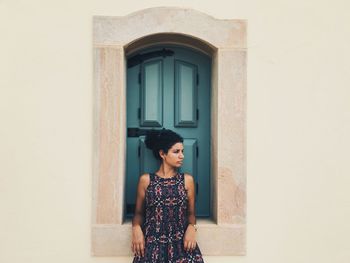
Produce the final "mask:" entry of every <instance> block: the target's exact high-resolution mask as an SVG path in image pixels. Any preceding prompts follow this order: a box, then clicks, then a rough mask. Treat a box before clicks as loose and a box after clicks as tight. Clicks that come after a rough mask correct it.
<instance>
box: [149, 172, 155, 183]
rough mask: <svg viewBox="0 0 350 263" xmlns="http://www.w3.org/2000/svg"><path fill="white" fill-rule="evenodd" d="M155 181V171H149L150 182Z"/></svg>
mask: <svg viewBox="0 0 350 263" xmlns="http://www.w3.org/2000/svg"><path fill="white" fill-rule="evenodd" d="M153 181H154V173H149V182H150V183H152V182H153Z"/></svg>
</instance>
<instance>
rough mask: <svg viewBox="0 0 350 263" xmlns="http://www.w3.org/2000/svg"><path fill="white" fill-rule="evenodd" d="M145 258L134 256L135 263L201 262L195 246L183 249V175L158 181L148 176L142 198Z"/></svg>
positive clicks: (157, 178) (184, 202)
mask: <svg viewBox="0 0 350 263" xmlns="http://www.w3.org/2000/svg"><path fill="white" fill-rule="evenodd" d="M145 214H146V216H145V220H144V223H143V225H142V231H143V233H144V236H145V255H144V257H142V256H135V257H134V260H133V263H136V262H138V263H139V262H147V263H151V262H152V263H153V262H159V263H164V262H166V263H169V262H174V263H180V262H181V263H190V262H204V261H203V258H202V254H201V251H200V249H199V247H198V244H196V248H195V249H194V250H192V252H187V251H185V249H184V243H183V238H184V234H185V231H186V229H187V226H188V219H187V192H186V189H185V176H184V174H183V173H177V174H176V175H175V176H173V177H170V178H162V177H159V176H158V175H156V174H155V173H150V184H149V186H148V187H147V190H146V196H145Z"/></svg>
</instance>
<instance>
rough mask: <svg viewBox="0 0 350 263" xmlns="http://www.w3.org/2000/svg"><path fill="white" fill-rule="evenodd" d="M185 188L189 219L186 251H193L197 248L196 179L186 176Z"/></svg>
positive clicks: (185, 243)
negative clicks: (195, 226)
mask: <svg viewBox="0 0 350 263" xmlns="http://www.w3.org/2000/svg"><path fill="white" fill-rule="evenodd" d="M185 187H186V190H187V198H188V203H187V217H188V223H189V225H188V227H187V230H186V233H185V238H184V247H185V250H188V251H191V250H193V249H194V248H195V247H196V230H195V228H194V226H193V225H195V224H196V212H195V197H196V192H195V184H194V179H193V177H192V176H191V175H190V174H185Z"/></svg>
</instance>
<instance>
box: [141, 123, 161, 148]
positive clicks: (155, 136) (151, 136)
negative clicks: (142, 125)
mask: <svg viewBox="0 0 350 263" xmlns="http://www.w3.org/2000/svg"><path fill="white" fill-rule="evenodd" d="M163 130H165V128H163V129H162V130H155V129H152V130H149V131H147V134H146V138H145V144H146V147H147V148H148V149H151V150H153V149H154V147H155V146H156V144H157V142H159V138H160V135H161V133H162V131H163Z"/></svg>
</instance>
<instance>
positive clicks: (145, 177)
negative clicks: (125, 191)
mask: <svg viewBox="0 0 350 263" xmlns="http://www.w3.org/2000/svg"><path fill="white" fill-rule="evenodd" d="M149 183H150V176H149V173H144V174H142V175H141V176H140V178H139V184H141V185H142V186H143V187H144V188H147V186H148V185H149Z"/></svg>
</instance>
